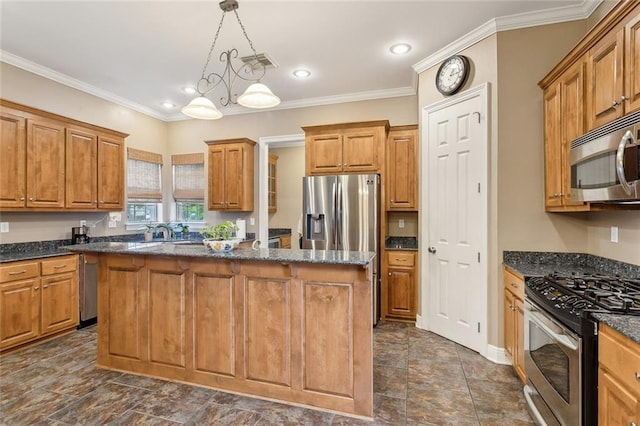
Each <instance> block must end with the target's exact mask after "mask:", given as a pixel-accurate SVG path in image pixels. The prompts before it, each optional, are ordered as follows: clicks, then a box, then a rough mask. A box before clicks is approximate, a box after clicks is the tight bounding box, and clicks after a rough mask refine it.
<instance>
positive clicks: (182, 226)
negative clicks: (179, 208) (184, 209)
mask: <svg viewBox="0 0 640 426" xmlns="http://www.w3.org/2000/svg"><path fill="white" fill-rule="evenodd" d="M176 229H179V230H180V232H181V233H182V239H183V240H187V239H189V225H188V224H186V223H185V224H182V223H179V224H177V225H176Z"/></svg>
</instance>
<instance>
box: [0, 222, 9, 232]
mask: <svg viewBox="0 0 640 426" xmlns="http://www.w3.org/2000/svg"><path fill="white" fill-rule="evenodd" d="M0 232H2V233H5V232H9V222H0Z"/></svg>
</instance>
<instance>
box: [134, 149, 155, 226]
mask: <svg viewBox="0 0 640 426" xmlns="http://www.w3.org/2000/svg"><path fill="white" fill-rule="evenodd" d="M161 171H162V155H160V154H156V153H153V152H148V151H141V150H139V149H134V148H127V223H148V222H160V221H162V173H161Z"/></svg>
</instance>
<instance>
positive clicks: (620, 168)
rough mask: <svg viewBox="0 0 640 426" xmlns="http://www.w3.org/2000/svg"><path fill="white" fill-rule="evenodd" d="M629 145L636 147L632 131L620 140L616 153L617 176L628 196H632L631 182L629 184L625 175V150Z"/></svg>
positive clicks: (628, 131)
mask: <svg viewBox="0 0 640 426" xmlns="http://www.w3.org/2000/svg"><path fill="white" fill-rule="evenodd" d="M627 144H628V145H629V146H633V145H636V140H635V139H634V137H633V133H631V130H627V132H626V133H625V134H624V136H623V137H622V139H620V143H619V144H618V150H617V151H616V174H617V175H618V180H619V181H620V186H621V187H622V189H623V190H624V192H626V193H627V195H631V185H629V182H627V178H626V177H625V175H624V150H625V148H626V146H627Z"/></svg>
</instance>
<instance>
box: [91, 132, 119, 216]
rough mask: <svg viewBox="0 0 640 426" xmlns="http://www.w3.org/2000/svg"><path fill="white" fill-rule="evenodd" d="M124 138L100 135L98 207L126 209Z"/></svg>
mask: <svg viewBox="0 0 640 426" xmlns="http://www.w3.org/2000/svg"><path fill="white" fill-rule="evenodd" d="M124 167H125V162H124V139H123V138H119V137H114V136H104V135H99V136H98V177H97V179H98V184H97V190H98V208H99V209H105V210H122V209H124V186H125V180H124Z"/></svg>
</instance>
